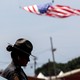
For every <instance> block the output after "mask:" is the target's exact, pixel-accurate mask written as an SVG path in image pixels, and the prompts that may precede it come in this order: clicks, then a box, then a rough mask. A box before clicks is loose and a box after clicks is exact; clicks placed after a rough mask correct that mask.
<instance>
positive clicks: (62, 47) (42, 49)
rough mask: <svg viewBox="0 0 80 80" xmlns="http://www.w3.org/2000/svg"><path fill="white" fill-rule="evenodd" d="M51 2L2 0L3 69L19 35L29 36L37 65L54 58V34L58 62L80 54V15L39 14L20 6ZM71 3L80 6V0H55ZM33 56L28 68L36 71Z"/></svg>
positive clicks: (0, 43)
mask: <svg viewBox="0 0 80 80" xmlns="http://www.w3.org/2000/svg"><path fill="white" fill-rule="evenodd" d="M47 2H51V1H48V0H1V1H0V69H4V68H5V67H7V65H8V64H9V63H10V60H11V58H10V53H9V52H7V51H6V46H7V45H8V43H11V44H14V43H15V41H16V40H17V39H18V38H21V37H24V38H26V39H29V40H30V41H31V42H32V43H33V46H34V49H33V52H32V53H33V54H34V55H35V56H37V58H38V59H37V67H40V66H41V65H42V64H44V63H46V62H48V59H50V60H51V61H52V53H51V49H50V48H51V45H50V37H52V39H53V47H54V48H56V49H57V50H56V51H55V60H56V62H61V63H64V62H68V61H69V60H72V59H73V58H76V57H78V56H80V22H79V21H80V16H72V17H69V18H65V19H59V18H52V17H46V16H38V15H35V14H31V13H29V12H26V11H24V10H22V9H20V8H19V6H28V5H33V4H43V3H47ZM57 4H60V5H68V6H71V7H72V8H76V9H80V1H79V0H55V2H54V3H53V5H57ZM32 65H33V58H31V62H30V63H29V65H28V66H27V67H26V68H25V72H26V73H27V74H28V75H33V68H32V69H31V68H30V66H32Z"/></svg>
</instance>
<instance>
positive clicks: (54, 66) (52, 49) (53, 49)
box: [50, 37, 57, 80]
mask: <svg viewBox="0 0 80 80" xmlns="http://www.w3.org/2000/svg"><path fill="white" fill-rule="evenodd" d="M50 42H51V51H52V58H53V68H54V75H55V80H57V73H56V65H55V57H54V51H56V49H55V48H53V42H52V37H50Z"/></svg>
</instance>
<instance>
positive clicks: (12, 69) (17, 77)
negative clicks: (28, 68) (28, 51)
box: [1, 63, 28, 80]
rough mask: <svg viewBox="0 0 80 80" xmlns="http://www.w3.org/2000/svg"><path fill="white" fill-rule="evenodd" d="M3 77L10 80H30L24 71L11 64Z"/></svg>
mask: <svg viewBox="0 0 80 80" xmlns="http://www.w3.org/2000/svg"><path fill="white" fill-rule="evenodd" d="M1 76H2V77H4V78H6V79H8V80H28V78H27V76H26V74H25V73H24V71H23V69H22V68H21V67H19V66H15V65H14V63H11V64H10V65H9V66H8V67H7V68H6V69H5V70H4V71H3V73H2V74H1Z"/></svg>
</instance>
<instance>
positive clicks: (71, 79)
mask: <svg viewBox="0 0 80 80" xmlns="http://www.w3.org/2000/svg"><path fill="white" fill-rule="evenodd" d="M37 77H38V78H43V79H45V80H80V69H75V70H72V71H69V72H66V73H63V72H62V71H61V72H60V73H59V74H58V75H57V76H56V77H55V76H50V77H49V76H48V77H46V76H44V75H43V74H42V73H39V75H38V76H37Z"/></svg>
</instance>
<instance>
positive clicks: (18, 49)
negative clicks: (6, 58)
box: [7, 38, 33, 66]
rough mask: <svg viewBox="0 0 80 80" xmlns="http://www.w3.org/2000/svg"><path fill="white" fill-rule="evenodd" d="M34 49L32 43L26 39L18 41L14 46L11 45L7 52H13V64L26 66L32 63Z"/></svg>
mask: <svg viewBox="0 0 80 80" xmlns="http://www.w3.org/2000/svg"><path fill="white" fill-rule="evenodd" d="M32 49H33V45H32V43H31V42H30V41H29V40H26V39H24V38H20V39H18V40H17V41H16V42H15V44H14V45H13V46H12V45H9V46H8V47H7V50H8V51H11V57H12V60H13V62H14V63H15V64H16V65H20V66H26V65H27V63H28V62H29V61H30V59H29V56H30V55H31V51H32Z"/></svg>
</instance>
